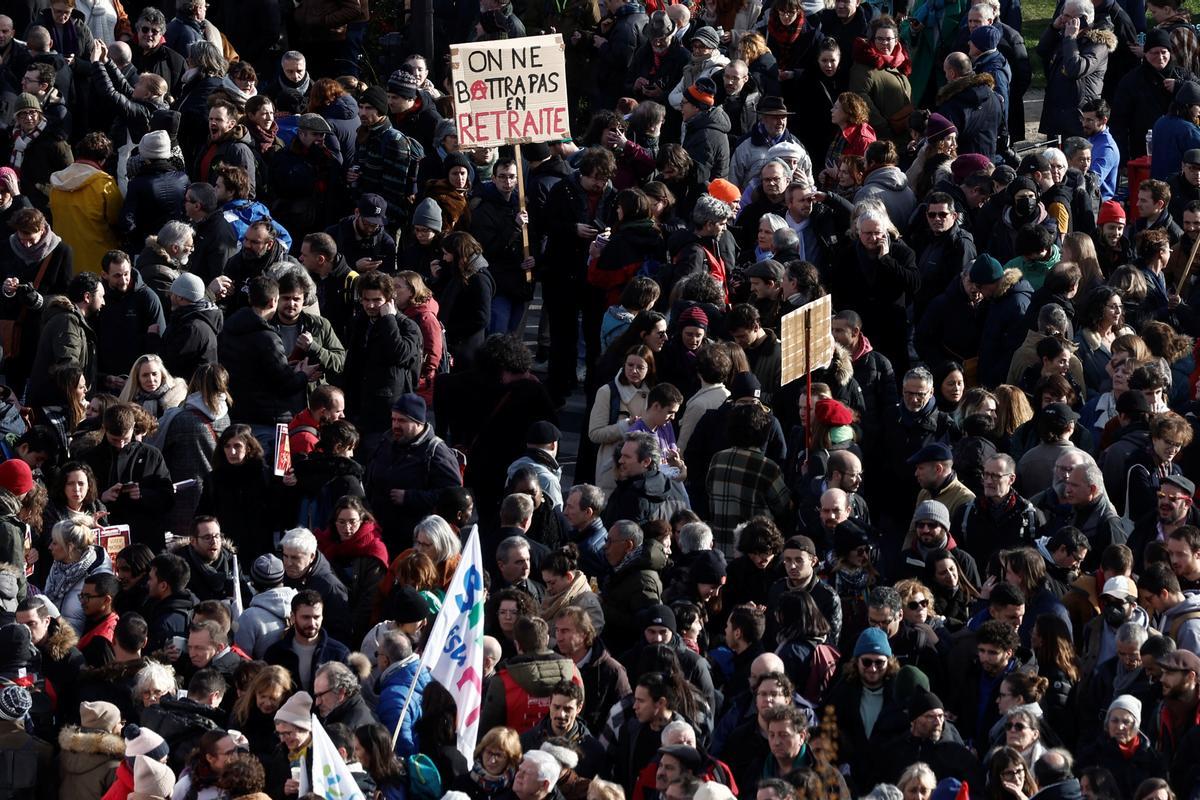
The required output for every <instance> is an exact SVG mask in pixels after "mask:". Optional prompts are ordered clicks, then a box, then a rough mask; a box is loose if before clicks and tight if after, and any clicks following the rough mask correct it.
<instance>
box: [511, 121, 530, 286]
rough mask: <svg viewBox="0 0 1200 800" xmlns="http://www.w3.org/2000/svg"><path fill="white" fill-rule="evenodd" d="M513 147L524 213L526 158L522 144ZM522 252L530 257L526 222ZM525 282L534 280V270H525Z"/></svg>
mask: <svg viewBox="0 0 1200 800" xmlns="http://www.w3.org/2000/svg"><path fill="white" fill-rule="evenodd" d="M513 147H514V148H515V149H516V153H514V155H515V156H516V159H514V160H515V161H516V162H517V205H518V207H519V212H520V213H522V214H524V213H525V168H524V167H523V166H522V165H521V162H522V161H524V160H525V159H523V158H521V145H519V144H518V145H513ZM521 252H522V253H523V254H524V256H525V258H529V226H528V225H525V224H522V225H521ZM525 282H526V283H532V282H533V272H531V271H530V270H525Z"/></svg>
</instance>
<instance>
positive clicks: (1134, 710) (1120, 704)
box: [1104, 694, 1142, 728]
mask: <svg viewBox="0 0 1200 800" xmlns="http://www.w3.org/2000/svg"><path fill="white" fill-rule="evenodd" d="M1118 709H1120V710H1122V711H1128V712H1129V713H1130V714H1132V715H1133V724H1134V726H1136V727H1138V728H1141V727H1142V701H1141V700H1138V699H1137V698H1136V697H1134V696H1133V695H1131V694H1123V695H1121V696H1120V697H1118V698H1117V699H1116V700H1113V701H1112V704H1111V705H1110V706H1109V707H1108V711H1107V712H1105V714H1104V722H1105V724H1108V717H1109V715H1111V714H1112V712H1114V711H1116V710H1118Z"/></svg>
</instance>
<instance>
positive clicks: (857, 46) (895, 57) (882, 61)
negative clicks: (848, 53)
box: [854, 36, 912, 75]
mask: <svg viewBox="0 0 1200 800" xmlns="http://www.w3.org/2000/svg"><path fill="white" fill-rule="evenodd" d="M854 60H855V61H856V62H858V63H859V64H866V65H867V66H868V67H870V68H871V69H887V68H888V67H891V68H892V69H894V70H896V71H897V72H899V73H900V74H901V75H911V74H912V61H911V60H909V57H908V51H907V50H905V49H904V43H903V42H896V48H895V49H894V50H892V54H891V55H890V56H888V55H884V54H883V53H881V52H879V51H878V50H876V49H875V45H874V43H873V42H868V41H867V40H866V39H864V38H862V37H861V36H860V37H859V38H857V39H855V40H854Z"/></svg>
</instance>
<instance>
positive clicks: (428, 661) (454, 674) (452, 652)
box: [421, 527, 483, 763]
mask: <svg viewBox="0 0 1200 800" xmlns="http://www.w3.org/2000/svg"><path fill="white" fill-rule="evenodd" d="M421 668H422V669H427V670H429V674H430V677H432V678H433V679H434V680H435V681H437V682H438V683H440V684H441V685H442V686H444V687H446V689H447V690H448V691H449V692H450V694H452V695H454V700H455V701H456V702H457V703H458V721H457V724H456V726H455V730H456V732H457V733H458V750H459V752H460V753H462V754H463V757H464V758H466V759H467V763H472V762H473V761H474V758H475V740H476V738H477V737H478V735H479V712H480V709H481V707H482V705H483V696H482V694H481V690H482V688H483V560H482V559H481V558H480V556H479V528H478V527H476V528H475V530H474V532H473V533H472V534H471V538H469V539H467V543H466V545H464V546H463V554H462V560H461V561H460V562H459V563H458V569H456V570H455V571H454V578H453V579H451V581H450V588H449V589H448V590H447V592H446V601H445V603H444V604H443V605H442V610H441V611H440V612H439V613H438V615H437V619H436V620H435V621H434V623H433V628H431V629H430V631H429V637H428V638H427V639H426V640H425V652H424V653H422V654H421Z"/></svg>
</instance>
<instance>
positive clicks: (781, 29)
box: [767, 8, 804, 61]
mask: <svg viewBox="0 0 1200 800" xmlns="http://www.w3.org/2000/svg"><path fill="white" fill-rule="evenodd" d="M803 28H804V12H803V11H801V12H799V13H798V14H796V20H795V22H793V23H792V24H791V25H788V26H786V27H785V26H784V24H783V23H782V22H780V21H779V14H778V13H777V12H776V11H775V9H773V8H772V9H771V16H770V18H769V19H768V20H767V33H768V34H769V35H770V38H772V39H774V40H775V41H777V42H780V43H781V44H792V43H794V42H795V41H796V40H797V39H799V38H800V31H801V30H802V29H803ZM784 55H787V54H786V53H785V54H784ZM780 60H781V61H783V60H786V59H780Z"/></svg>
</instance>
